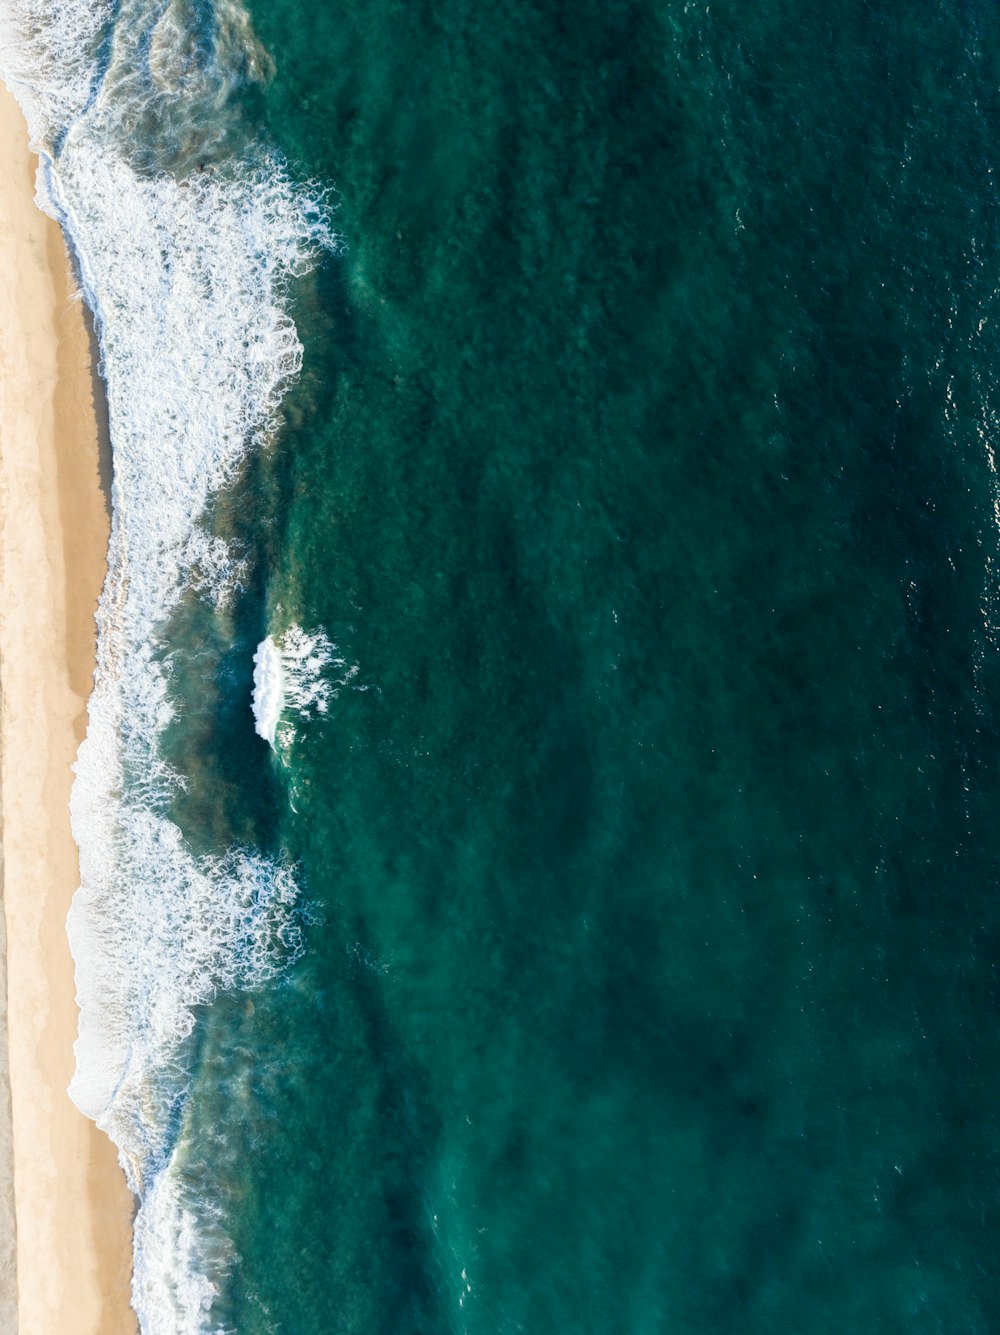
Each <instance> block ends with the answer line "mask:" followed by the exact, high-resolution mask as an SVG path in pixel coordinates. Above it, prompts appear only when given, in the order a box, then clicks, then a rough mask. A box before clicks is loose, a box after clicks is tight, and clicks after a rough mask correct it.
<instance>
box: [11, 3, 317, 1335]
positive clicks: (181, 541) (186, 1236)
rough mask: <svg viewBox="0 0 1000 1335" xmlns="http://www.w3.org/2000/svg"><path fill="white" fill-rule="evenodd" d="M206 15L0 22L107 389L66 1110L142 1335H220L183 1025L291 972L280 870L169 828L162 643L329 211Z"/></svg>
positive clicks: (251, 442)
mask: <svg viewBox="0 0 1000 1335" xmlns="http://www.w3.org/2000/svg"><path fill="white" fill-rule="evenodd" d="M209 8H211V14H210V19H211V21H210V22H205V23H203V24H202V25H201V26H200V27H196V25H194V23H193V20H192V14H193V13H194V9H193V7H191V6H190V5H189V4H185V3H183V0H120V3H117V4H115V5H114V6H112V5H110V4H108V3H105V2H104V0H0V74H2V75H3V77H4V79H5V80H6V81H7V83H8V84H9V86H10V87H11V88H12V91H14V93H15V95H16V96H17V97H18V99H19V100H20V102H21V105H22V107H23V109H24V110H25V113H26V115H27V117H28V121H29V129H30V133H31V137H32V141H33V144H34V146H35V147H36V150H37V151H38V152H39V154H40V168H39V174H38V198H39V202H40V204H41V205H42V207H44V208H45V209H46V210H47V211H48V212H50V213H51V214H52V215H53V216H55V217H56V218H57V219H58V221H59V222H60V223H61V224H62V226H63V229H64V231H65V234H66V236H67V239H68V242H69V245H70V248H71V250H72V253H73V255H74V257H75V260H76V263H77V266H78V271H79V275H80V279H81V284H82V287H83V290H84V296H85V298H86V300H87V302H88V305H89V306H90V308H91V310H92V311H93V314H94V319H95V325H96V328H97V331H98V337H99V341H100V349H101V370H102V373H103V375H104V378H105V381H106V384H107V396H108V405H109V415H110V423H111V436H112V448H113V453H114V483H113V496H112V500H113V520H112V530H111V540H110V546H109V554H108V559H109V573H108V578H107V582H106V585H105V588H104V592H103V594H102V597H101V600H100V605H99V609H98V614H97V624H98V654H97V670H96V674H95V682H94V689H93V694H92V696H91V699H90V706H89V724H88V731H87V736H86V739H85V741H84V743H83V745H82V746H81V748H80V752H79V756H78V759H77V762H76V765H75V771H76V782H75V785H74V789H73V797H72V804H71V814H72V822H73V832H74V836H75V838H76V840H77V843H78V844H79V846H80V865H81V881H82V884H81V887H80V889H79V891H78V893H77V895H76V898H75V899H74V903H73V908H72V911H71V914H70V922H69V931H70V940H71V945H72V948H73V954H74V958H75V961H76V979H77V991H78V1000H79V1004H80V1008H81V1016H80V1026H79V1036H78V1039H77V1042H76V1059H77V1069H76V1074H75V1076H74V1079H73V1082H72V1085H71V1090H70V1092H71V1095H72V1097H73V1098H74V1100H75V1101H76V1102H77V1103H78V1105H79V1106H80V1107H81V1108H82V1110H83V1111H84V1112H85V1113H87V1114H88V1115H89V1116H91V1117H93V1118H94V1119H95V1120H96V1121H97V1123H98V1125H100V1126H101V1127H103V1128H104V1129H105V1130H106V1131H107V1132H108V1134H109V1135H110V1136H111V1137H112V1138H113V1140H114V1141H115V1143H116V1144H117V1146H118V1150H119V1155H120V1158H121V1161H122V1164H123V1166H124V1168H125V1171H126V1174H127V1176H128V1179H129V1183H130V1185H131V1187H132V1189H133V1190H134V1191H135V1192H136V1193H137V1194H138V1195H139V1197H140V1201H141V1205H140V1210H139V1215H138V1218H137V1222H136V1230H135V1277H134V1281H133V1302H134V1305H135V1307H136V1310H137V1313H138V1315H139V1320H140V1324H141V1327H142V1330H143V1332H144V1333H145V1335H199V1333H200V1332H204V1331H209V1330H215V1329H217V1327H216V1326H215V1325H213V1323H212V1316H211V1309H212V1304H213V1301H214V1294H215V1292H216V1290H217V1288H218V1283H219V1274H218V1272H217V1271H216V1273H213V1272H212V1271H211V1263H210V1262H209V1261H206V1257H209V1256H211V1255H221V1254H222V1253H223V1252H224V1251H225V1248H224V1247H223V1246H222V1245H221V1244H220V1243H219V1241H218V1238H216V1239H215V1241H214V1242H212V1243H211V1245H209V1244H208V1242H207V1241H206V1238H205V1237H204V1236H202V1235H201V1234H199V1232H198V1228H201V1227H202V1225H199V1226H198V1228H196V1227H195V1225H194V1224H193V1222H192V1221H193V1219H194V1216H193V1215H192V1214H191V1213H190V1212H189V1211H185V1210H184V1209H183V1208H182V1205H181V1204H180V1201H181V1195H180V1193H179V1192H178V1190H177V1184H176V1182H175V1180H174V1175H173V1169H172V1163H173V1160H172V1156H173V1145H172V1139H171V1135H172V1133H171V1130H170V1128H171V1126H172V1125H175V1124H176V1115H175V1114H176V1109H177V1107H178V1100H181V1101H182V1100H183V1098H184V1096H185V1090H186V1083H187V1075H186V1073H185V1070H184V1067H183V1060H182V1057H181V1046H182V1043H183V1040H184V1037H185V1036H186V1035H187V1034H188V1033H189V1032H190V1030H191V1028H192V1026H193V1024H194V1018H193V1015H194V1012H193V1008H194V1007H196V1006H198V1005H200V1004H203V1003H205V1002H207V1001H210V1000H211V999H212V997H213V996H214V995H216V994H217V993H218V992H219V991H220V990H222V989H226V988H233V987H256V986H259V985H261V984H262V983H264V982H266V981H268V980H269V979H271V978H273V977H274V976H275V975H276V974H277V973H278V972H279V971H280V970H281V969H282V968H283V967H284V966H285V965H286V964H287V962H288V961H289V960H290V959H292V958H294V957H295V956H296V955H297V953H298V952H299V951H300V950H301V913H302V910H301V907H300V904H299V895H298V888H297V886H296V883H295V877H294V872H293V869H292V868H290V867H287V866H284V865H282V864H280V863H278V862H275V861H274V860H272V859H268V858H266V857H264V856H263V855H262V854H260V853H258V852H255V851H254V850H252V849H224V850H221V851H220V852H219V854H218V855H217V856H215V857H201V858H198V857H195V855H194V854H193V853H192V852H191V851H190V849H189V848H188V847H187V845H186V843H185V840H184V837H183V834H182V832H181V830H180V829H179V828H178V827H177V826H176V825H175V824H174V823H173V822H172V821H171V819H170V817H169V814H168V812H169V809H170V803H171V798H172V796H173V794H174V793H175V792H176V790H177V786H178V785H179V784H180V783H181V778H180V776H178V775H176V774H175V773H173V772H172V771H171V769H170V767H169V766H168V765H167V763H166V761H165V760H164V759H163V756H162V754H161V744H160V737H161V734H162V731H163V729H164V727H165V726H166V724H167V723H168V722H169V721H170V719H171V717H172V716H173V715H174V713H175V711H176V710H177V709H178V708H179V704H178V702H177V701H176V700H174V699H173V698H172V696H171V694H170V689H169V687H170V682H169V676H168V668H167V667H166V666H165V659H166V655H165V654H164V653H163V652H162V649H163V645H162V643H161V639H160V636H161V634H162V629H163V627H164V624H165V622H166V619H167V617H168V616H169V614H170V612H171V610H172V609H174V608H175V607H176V605H177V603H178V600H179V599H180V598H181V597H182V596H183V594H184V592H185V590H186V589H188V588H189V587H191V586H192V585H193V584H196V583H198V582H199V581H200V582H204V580H205V578H206V572H207V575H208V578H209V579H210V581H212V582H214V585H215V587H216V589H217V590H218V589H221V588H222V587H223V586H224V584H225V582H226V580H227V578H229V576H230V575H231V573H232V566H233V563H232V560H231V558H230V556H229V554H228V552H227V551H226V549H225V546H224V545H223V544H220V543H219V542H218V541H217V540H216V539H213V538H211V537H209V535H208V534H207V533H206V531H205V530H204V529H203V528H202V527H201V526H200V521H201V519H202V518H203V516H204V515H205V511H206V507H207V505H208V503H209V501H210V499H211V497H212V495H213V494H214V493H215V492H217V491H218V490H219V488H221V487H224V486H225V485H226V484H227V483H229V482H230V481H231V480H232V479H233V478H234V476H235V474H236V472H237V470H238V468H239V466H240V464H241V461H242V460H243V459H244V458H245V456H246V454H247V452H248V451H249V450H251V449H253V448H254V447H255V446H257V445H259V444H260V443H261V442H263V441H264V440H265V439H266V438H267V437H268V436H269V435H270V434H271V433H272V432H273V430H274V428H275V424H276V421H277V413H278V409H279V405H280V403H281V400H282V397H283V394H284V392H285V390H286V388H287V386H288V384H289V383H290V381H291V380H292V379H294V377H295V376H296V375H297V373H298V371H299V368H300V365H301V359H302V347H301V344H300V342H299V339H298V336H297V333H296V330H295V326H294V324H293V323H292V320H291V318H290V316H289V314H288V309H287V308H288V294H289V288H290V284H291V283H292V281H293V280H294V279H295V278H296V277H297V276H299V275H301V274H303V273H304V272H306V271H307V270H308V269H309V268H310V267H311V266H312V265H314V264H315V263H316V261H317V259H318V258H319V256H320V255H321V253H322V252H323V251H324V250H333V249H335V247H336V240H335V237H334V235H333V233H332V231H331V229H330V226H329V222H328V209H327V204H326V198H325V196H324V193H323V192H322V191H321V190H317V189H315V188H310V187H308V186H304V185H302V184H297V183H295V182H294V181H293V180H292V178H291V177H290V175H289V173H288V171H287V170H286V168H285V166H284V164H283V163H282V162H281V160H280V159H279V158H278V157H277V156H276V155H275V154H273V153H270V152H268V151H266V150H265V149H263V148H260V147H256V146H254V145H253V144H248V132H247V128H246V125H245V123H244V119H243V112H242V111H241V109H240V106H239V97H238V94H239V90H240V89H241V88H242V87H244V86H245V85H246V83H247V82H248V81H249V82H252V81H254V80H257V79H260V78H264V77H266V76H267V72H268V68H269V59H268V58H267V56H266V53H265V52H263V50H262V48H260V47H259V44H257V43H256V40H255V39H254V38H253V35H252V32H251V29H250V24H249V19H248V17H247V15H246V12H245V11H244V10H243V9H242V7H241V6H240V5H238V4H236V3H233V0H216V3H215V4H214V5H213V6H211V7H209V6H207V5H203V6H199V7H198V10H199V12H201V11H202V10H205V11H206V12H207V11H208V9H209ZM140 57H141V58H140ZM237 149H238V150H239V151H238V152H236V150H237ZM206 166H207V168H208V169H206V170H198V168H203V167H206ZM172 1118H173V1121H172ZM192 1229H193V1230H194V1231H193V1232H192ZM182 1243H183V1245H182Z"/></svg>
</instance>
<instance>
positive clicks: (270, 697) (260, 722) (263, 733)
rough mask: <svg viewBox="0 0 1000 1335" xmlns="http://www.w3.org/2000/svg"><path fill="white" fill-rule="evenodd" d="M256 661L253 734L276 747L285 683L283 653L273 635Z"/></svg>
mask: <svg viewBox="0 0 1000 1335" xmlns="http://www.w3.org/2000/svg"><path fill="white" fill-rule="evenodd" d="M253 661H254V670H253V705H252V708H253V716H254V720H255V723H254V730H255V732H256V733H257V735H258V736H259V737H263V738H264V740H265V741H266V742H269V743H270V745H271V746H273V745H274V731H275V729H276V728H277V726H278V719H280V718H281V711H282V710H283V709H284V707H285V683H284V674H283V672H282V670H281V650H280V649H279V648H278V646H277V645H276V644H275V642H274V641H273V640H272V639H271V637H270V635H268V637H267V639H265V640H261V642H260V644H258V646H257V652H256V653H255V654H254V656H253Z"/></svg>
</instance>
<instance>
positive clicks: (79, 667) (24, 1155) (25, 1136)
mask: <svg viewBox="0 0 1000 1335" xmlns="http://www.w3.org/2000/svg"><path fill="white" fill-rule="evenodd" d="M0 131H2V133H0V161H2V167H3V178H4V180H5V182H6V187H7V188H6V190H5V191H4V192H3V197H2V199H0V260H2V262H0V702H2V703H0V796H2V803H3V811H2V821H3V837H2V846H3V896H4V905H3V907H4V918H5V923H6V935H7V950H6V969H7V989H6V990H7V1031H8V1045H9V1077H10V1080H9V1084H10V1106H11V1113H12V1145H13V1153H12V1164H13V1196H14V1202H13V1204H14V1213H15V1217H16V1274H17V1318H16V1319H17V1326H16V1329H17V1330H18V1332H19V1335H90V1333H91V1332H93V1335H98V1332H100V1335H134V1333H135V1332H136V1331H137V1323H136V1319H135V1314H134V1313H133V1311H132V1309H131V1307H130V1305H129V1281H130V1276H131V1269H132V1237H131V1232H132V1217H133V1212H134V1199H133V1197H132V1196H131V1194H130V1192H129V1191H128V1188H127V1186H126V1184H125V1179H124V1175H123V1173H122V1171H121V1168H120V1166H119V1165H118V1162H117V1157H116V1153H115V1149H114V1146H113V1145H112V1144H111V1142H110V1140H109V1139H108V1138H107V1137H106V1136H105V1135H104V1134H103V1132H101V1131H99V1130H98V1129H97V1127H96V1126H95V1125H94V1124H93V1123H92V1122H90V1121H88V1120H87V1119H86V1118H85V1117H84V1116H83V1114H82V1113H80V1112H79V1110H78V1109H77V1108H76V1107H75V1106H74V1104H73V1103H72V1102H71V1100H70V1098H69V1096H68V1094H67V1092H66V1091H67V1086H68V1084H69V1081H70V1079H71V1077H72V1074H73V1066H74V1058H73V1046H72V1045H73V1040H74V1038H75V1035H76V1026H77V1007H76V996H75V983H74V966H73V959H72V956H71V954H70V949H69V942H68V938H67V935H66V915H67V912H68V910H69V906H70V901H71V899H72V896H73V894H74V893H75V891H76V888H77V886H78V884H79V859H78V851H77V848H76V845H75V843H74V842H73V838H72V833H71V829H70V814H69V794H70V787H71V784H72V777H73V776H72V771H71V768H70V767H71V765H72V762H73V760H74V758H75V756H76V751H77V748H78V746H79V744H80V742H81V741H82V739H83V736H84V732H85V728H86V708H87V699H88V697H89V694H90V689H91V685H92V681H93V672H94V661H95V652H96V626H95V622H94V612H95V609H96V605H97V599H98V596H99V594H100V590H101V587H102V585H103V582H104V578H105V574H106V555H107V541H108V531H109V516H108V508H109V507H108V497H107V495H106V483H107V472H108V456H109V444H108V441H107V421H106V414H104V413H103V411H102V405H101V401H100V395H99V386H98V385H95V382H94V347H93V344H92V338H91V335H90V332H89V329H88V325H87V322H86V320H85V318H84V308H83V305H82V302H79V301H74V300H73V299H72V298H73V295H74V286H75V285H74V281H73V278H72V274H71V269H70V264H69V258H68V255H67V252H66V248H65V245H64V242H63V238H62V235H61V233H60V230H59V228H58V225H57V224H56V223H55V222H54V221H52V219H50V218H48V217H46V216H45V215H44V214H42V213H41V212H40V211H39V210H38V209H37V207H36V206H35V203H34V173H35V166H36V160H35V158H34V156H33V155H32V154H31V153H30V152H29V149H28V135H27V128H26V125H25V122H24V119H23V116H22V115H21V111H20V108H19V107H18V106H17V103H16V102H15V101H14V99H13V98H12V97H11V95H10V93H9V92H8V91H7V90H6V89H5V88H4V87H3V85H2V84H0ZM102 480H103V481H104V483H105V486H104V488H102ZM2 1099H3V1090H2V1089H0V1105H2ZM2 1150H3V1137H2V1106H0V1154H2ZM2 1188H3V1170H2V1168H0V1197H2ZM2 1208H3V1207H2V1201H0V1212H2ZM0 1217H2V1215H0ZM2 1259H3V1258H2V1257H0V1283H2ZM4 1301H5V1299H4V1294H3V1290H2V1289H0V1303H3V1302H4ZM2 1311H3V1308H2V1307H0V1313H2ZM3 1328H4V1329H5V1330H7V1329H8V1328H9V1327H8V1325H7V1324H5V1325H4V1327H3ZM10 1329H12V1330H13V1327H11V1328H10Z"/></svg>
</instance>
